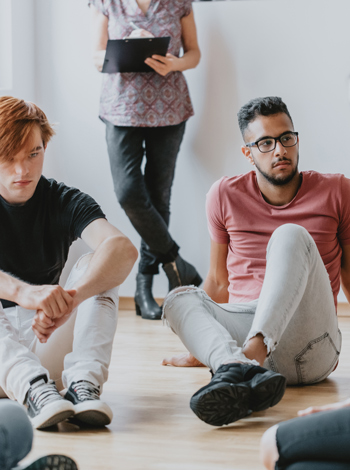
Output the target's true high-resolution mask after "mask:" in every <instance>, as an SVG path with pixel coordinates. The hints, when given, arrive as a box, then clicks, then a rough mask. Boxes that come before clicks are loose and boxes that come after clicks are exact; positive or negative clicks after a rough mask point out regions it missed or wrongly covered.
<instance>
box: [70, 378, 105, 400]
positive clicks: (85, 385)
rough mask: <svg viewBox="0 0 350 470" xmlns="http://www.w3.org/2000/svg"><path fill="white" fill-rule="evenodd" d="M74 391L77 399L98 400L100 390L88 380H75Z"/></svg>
mask: <svg viewBox="0 0 350 470" xmlns="http://www.w3.org/2000/svg"><path fill="white" fill-rule="evenodd" d="M74 391H75V393H76V394H77V395H78V398H79V400H81V401H83V400H99V398H100V390H99V388H98V387H96V386H95V385H93V384H92V383H90V382H85V381H82V382H77V383H76V384H75V385H74Z"/></svg>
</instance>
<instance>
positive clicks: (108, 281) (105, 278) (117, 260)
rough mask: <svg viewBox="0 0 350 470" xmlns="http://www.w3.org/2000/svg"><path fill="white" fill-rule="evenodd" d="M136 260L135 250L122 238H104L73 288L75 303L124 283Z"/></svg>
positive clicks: (128, 241)
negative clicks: (74, 290)
mask: <svg viewBox="0 0 350 470" xmlns="http://www.w3.org/2000/svg"><path fill="white" fill-rule="evenodd" d="M136 259H137V250H136V248H135V247H134V245H133V244H132V243H131V242H130V240H129V239H128V238H126V237H124V236H111V237H108V238H106V240H104V241H103V242H102V243H101V244H100V245H99V246H98V247H97V249H96V251H95V252H94V254H93V256H92V258H91V260H90V263H89V265H88V267H87V270H86V272H85V273H84V275H83V276H82V277H81V279H80V280H79V281H78V282H77V283H76V284H75V285H74V286H73V288H74V289H76V291H77V294H76V296H75V302H76V303H81V302H82V301H84V300H85V299H87V298H89V297H92V296H93V295H96V294H99V293H101V292H104V291H106V290H108V289H112V288H113V287H116V286H119V285H120V284H122V283H123V282H124V280H125V279H126V278H127V276H128V275H129V274H130V271H131V269H132V267H133V265H134V264H135V261H136Z"/></svg>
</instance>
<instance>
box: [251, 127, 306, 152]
mask: <svg viewBox="0 0 350 470" xmlns="http://www.w3.org/2000/svg"><path fill="white" fill-rule="evenodd" d="M286 134H293V135H295V136H296V137H298V135H299V132H294V131H286V132H283V134H281V135H280V136H278V137H269V136H266V137H261V139H259V140H257V141H256V142H249V143H248V144H245V146H246V147H249V148H250V147H253V146H254V145H256V146H257V147H258V150H259V152H261V153H269V152H272V151H273V150H275V148H276V144H277V141H278V142H279V143H280V144H281V145H282V146H283V147H284V148H291V147H294V146H295V145H296V144H297V143H298V139H297V141H296V142H295V144H293V145H283V142H282V141H281V137H283V136H284V135H286ZM266 139H273V140H274V141H275V145H274V147H273V148H272V149H271V150H267V151H266V152H263V151H262V150H260V148H259V145H258V144H259V142H261V141H262V140H266Z"/></svg>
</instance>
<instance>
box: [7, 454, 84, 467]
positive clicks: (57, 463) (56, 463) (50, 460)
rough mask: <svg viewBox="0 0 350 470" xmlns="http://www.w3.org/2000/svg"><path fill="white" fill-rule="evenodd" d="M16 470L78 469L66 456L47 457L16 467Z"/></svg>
mask: <svg viewBox="0 0 350 470" xmlns="http://www.w3.org/2000/svg"><path fill="white" fill-rule="evenodd" d="M16 470H78V467H77V465H76V463H75V462H74V460H72V459H70V458H69V457H67V456H65V455H46V456H45V457H41V458H40V459H38V460H35V462H32V463H31V464H29V465H24V466H19V467H16Z"/></svg>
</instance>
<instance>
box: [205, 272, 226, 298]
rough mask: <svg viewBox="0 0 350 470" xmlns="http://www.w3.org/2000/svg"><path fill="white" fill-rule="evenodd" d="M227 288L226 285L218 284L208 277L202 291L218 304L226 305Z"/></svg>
mask: <svg viewBox="0 0 350 470" xmlns="http://www.w3.org/2000/svg"><path fill="white" fill-rule="evenodd" d="M227 288H228V284H219V283H217V282H215V281H213V280H212V279H211V278H208V277H207V279H206V280H205V282H204V286H203V289H204V290H205V292H206V293H207V294H208V295H209V297H210V298H211V299H212V300H214V302H216V303H218V304H226V303H228V299H229V294H228V290H227Z"/></svg>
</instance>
